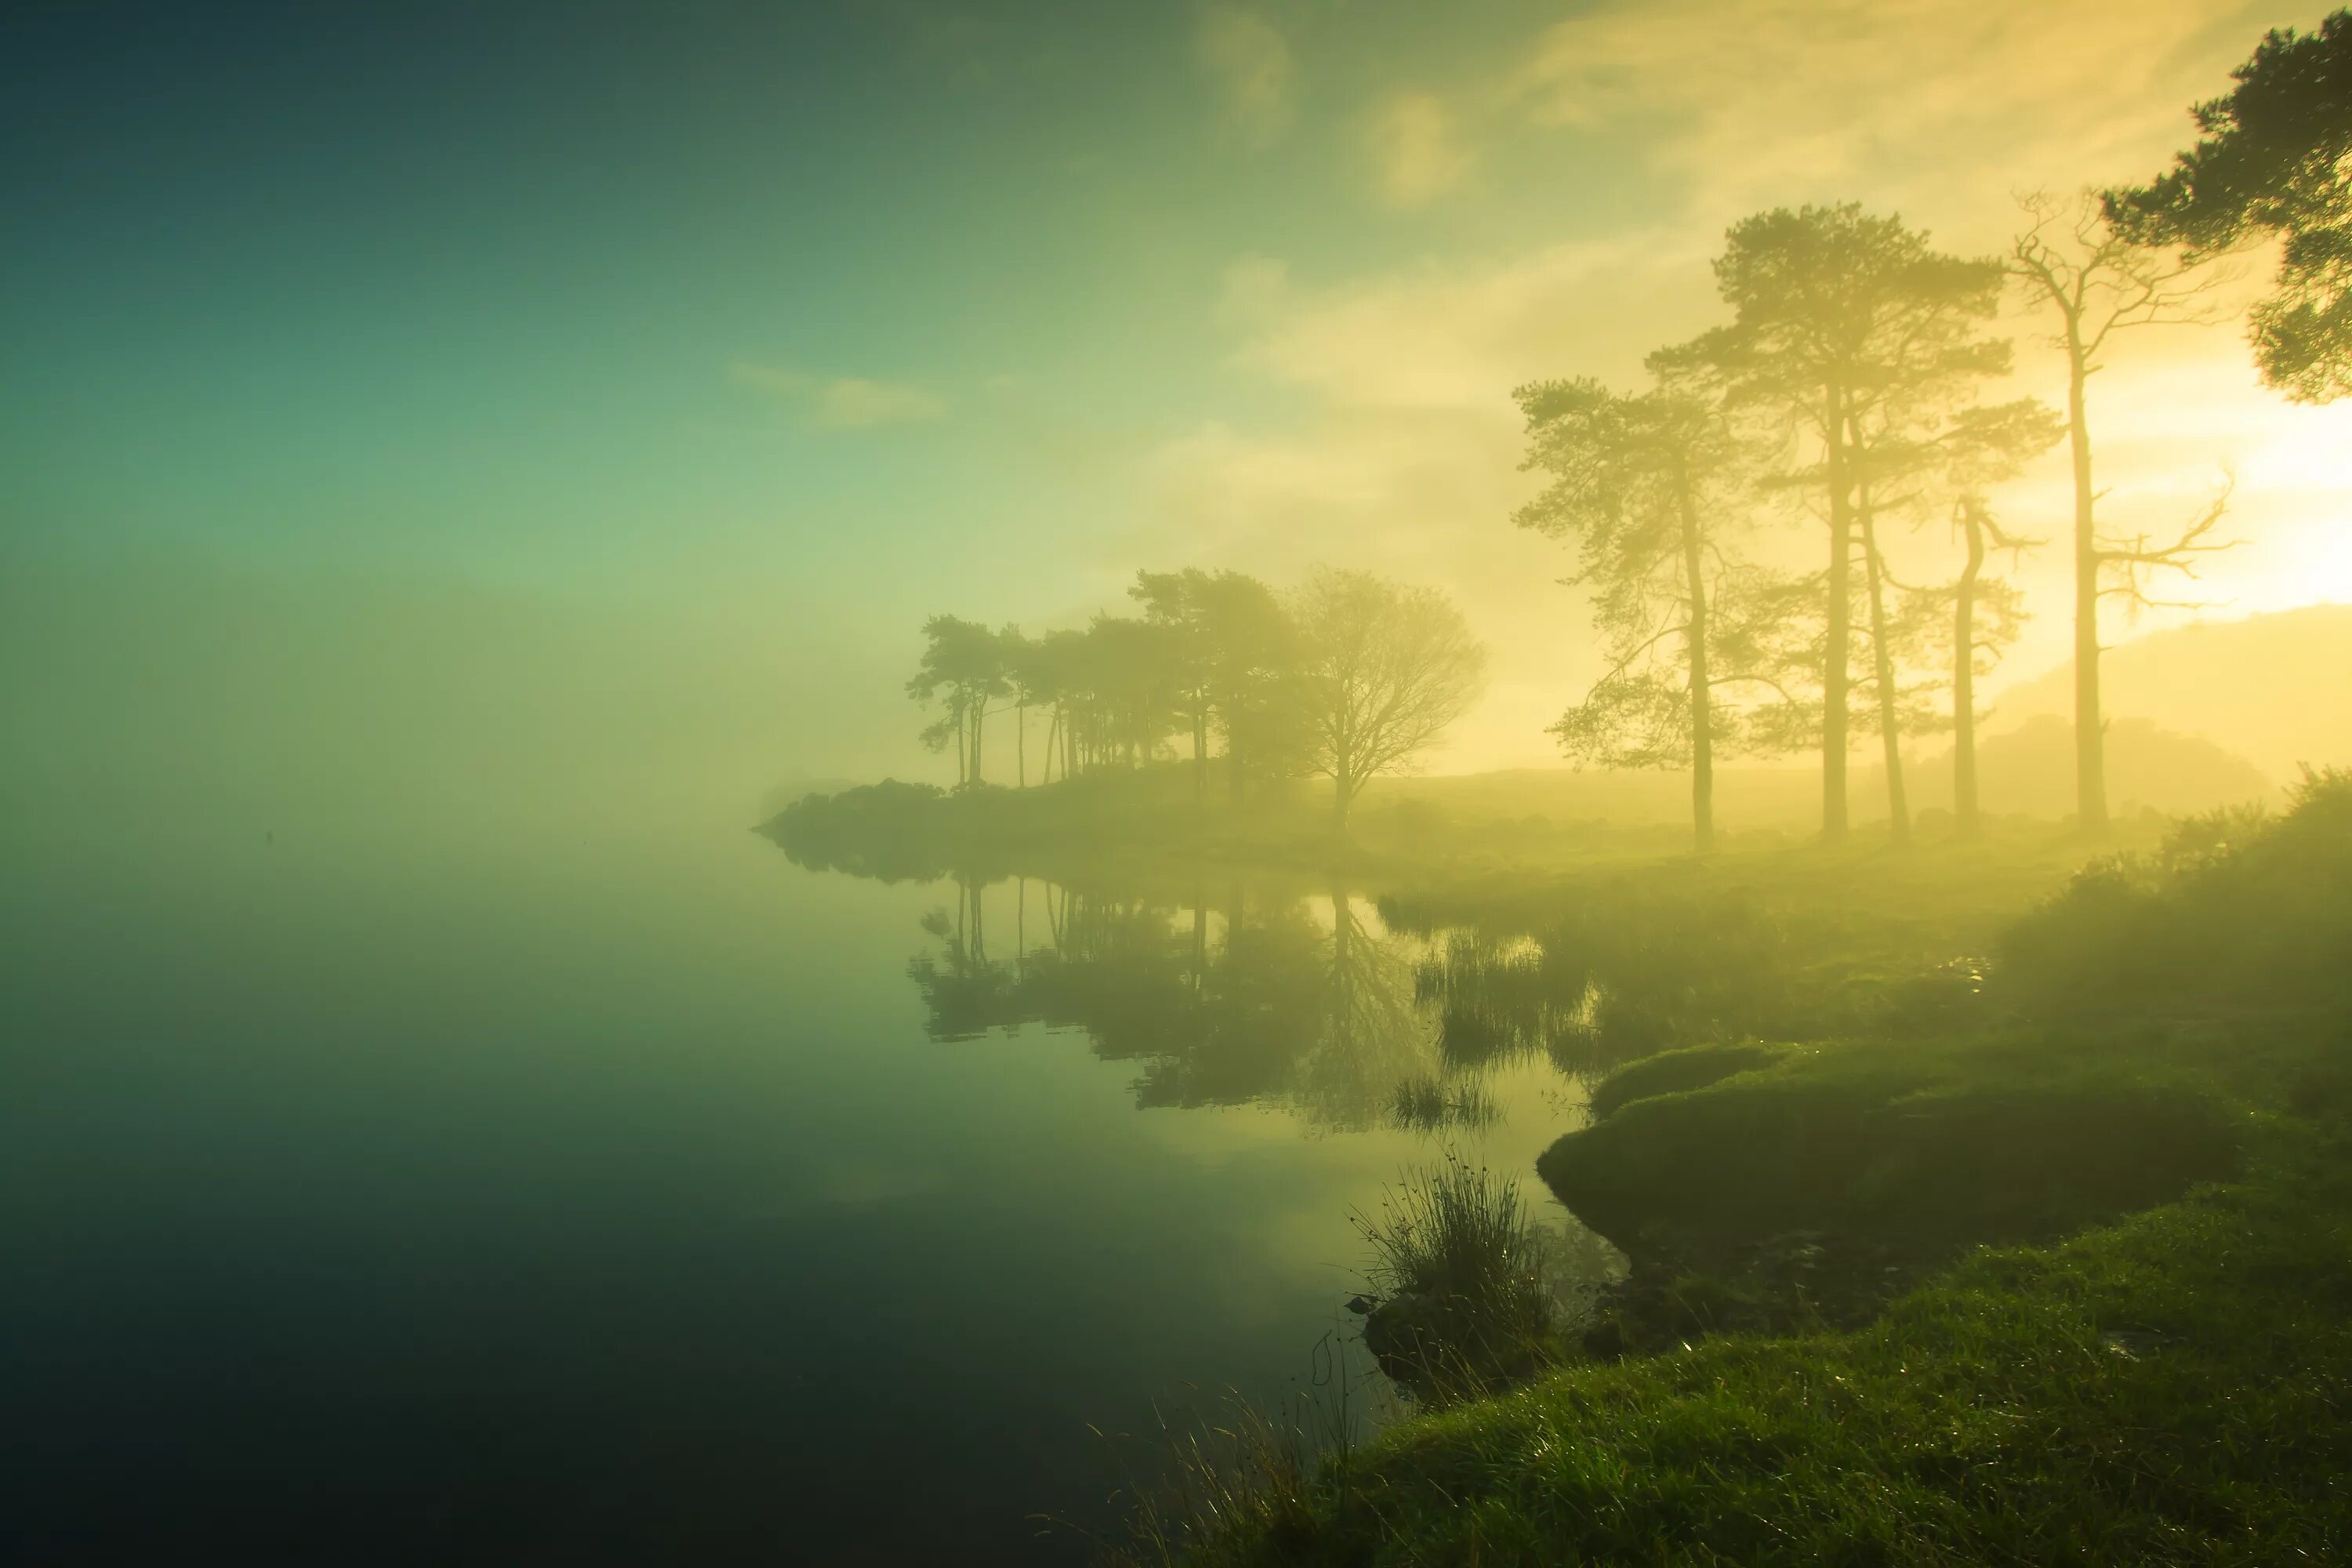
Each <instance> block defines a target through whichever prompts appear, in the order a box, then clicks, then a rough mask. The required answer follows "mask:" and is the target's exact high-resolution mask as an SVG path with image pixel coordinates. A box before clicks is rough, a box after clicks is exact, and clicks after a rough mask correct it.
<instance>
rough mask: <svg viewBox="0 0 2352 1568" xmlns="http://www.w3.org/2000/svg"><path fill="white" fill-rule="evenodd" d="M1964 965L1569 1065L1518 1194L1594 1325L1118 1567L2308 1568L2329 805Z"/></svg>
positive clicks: (2224, 836) (2349, 1470) (2335, 1451)
mask: <svg viewBox="0 0 2352 1568" xmlns="http://www.w3.org/2000/svg"><path fill="white" fill-rule="evenodd" d="M1989 946H1990V950H1991V951H1992V952H1993V953H1994V954H1995V956H1994V957H1993V958H1992V960H1991V961H1990V963H1989V965H1988V968H1987V971H1986V973H1982V974H1981V975H1972V977H1971V979H1970V982H1969V984H1968V985H1967V986H1965V987H1964V988H1963V994H1965V996H1966V997H1967V1001H1966V1003H1965V1005H1960V1006H1958V1007H1953V1006H1948V1005H1934V1006H1928V1007H1925V1008H1921V1007H1918V1006H1916V1005H1911V1004H1908V1003H1905V1002H1902V1001H1901V1000H1900V998H1898V997H1895V996H1893V995H1892V994H1890V993H1892V992H1894V991H1895V990H1899V989H1900V988H1901V985H1902V984H1903V983H1901V982H1899V981H1898V980H1895V979H1893V978H1888V979H1885V980H1879V981H1873V980H1871V979H1870V978H1869V976H1870V975H1871V973H1872V970H1871V968H1870V966H1869V965H1867V964H1863V965H1858V966H1855V967H1853V968H1852V969H1850V970H1849V971H1848V972H1847V973H1848V975H1849V978H1850V979H1851V980H1852V981H1853V984H1855V985H1858V986H1861V987H1862V988H1864V989H1865V990H1867V989H1873V988H1875V989H1876V990H1877V991H1879V992H1881V993H1882V995H1881V996H1880V1002H1881V1004H1882V1005H1879V1006H1877V1007H1876V1008H1875V1009H1873V1008H1869V1007H1856V1008H1854V1009H1852V1010H1851V1016H1856V1017H1863V1016H1871V1017H1874V1018H1875V1019H1876V1020H1877V1022H1878V1026H1877V1027H1875V1028H1873V1029H1870V1030H1866V1031H1863V1032H1860V1033H1857V1034H1853V1035H1850V1036H1846V1037H1834V1038H1818V1039H1810V1040H1802V1041H1799V1042H1794V1043H1791V1044H1789V1045H1784V1046H1777V1047H1757V1046H1755V1045H1753V1044H1751V1043H1748V1042H1743V1041H1738V1040H1722V1041H1716V1042H1713V1043H1706V1044H1702V1045H1700V1046H1699V1047H1697V1048H1685V1049H1682V1050H1677V1051H1674V1052H1671V1053H1668V1054H1664V1055H1654V1056H1651V1057H1649V1058H1647V1059H1644V1060H1639V1061H1636V1062H1633V1063H1632V1064H1630V1065H1627V1066H1625V1067H1622V1068H1619V1069H1618V1070H1617V1072H1616V1073H1615V1074H1613V1075H1612V1076H1609V1077H1605V1078H1603V1079H1601V1082H1600V1084H1599V1085H1598V1092H1597V1094H1596V1101H1597V1105H1598V1109H1599V1110H1601V1111H1602V1112H1603V1113H1604V1114H1602V1115H1601V1117H1600V1118H1599V1120H1598V1121H1595V1122H1594V1123H1593V1124H1592V1125H1591V1126H1590V1127H1588V1128H1587V1129H1585V1130H1583V1131H1577V1132H1573V1133H1570V1135H1568V1136H1567V1137H1565V1138H1563V1139H1562V1140H1560V1141H1559V1143H1557V1144H1556V1145H1555V1146H1554V1147H1553V1148H1552V1149H1551V1150H1550V1151H1549V1152H1548V1153H1547V1154H1546V1155H1545V1156H1544V1159H1543V1161H1542V1162H1541V1172H1542V1175H1543V1177H1544V1178H1545V1179H1546V1180H1547V1181H1548V1182H1549V1184H1551V1185H1552V1187H1553V1188H1554V1190H1555V1191H1556V1192H1558V1193H1559V1195H1560V1196H1561V1198H1562V1199H1563V1200H1564V1201H1565V1202H1566V1203H1567V1204H1568V1205H1570V1207H1571V1208H1572V1209H1574V1210H1575V1211H1576V1212H1577V1213H1578V1214H1579V1215H1580V1216H1581V1217H1583V1218H1585V1219H1586V1220H1587V1221H1588V1222H1590V1223H1591V1224H1593V1225H1594V1226H1596V1227H1597V1228H1600V1229H1601V1230H1602V1231H1603V1232H1604V1233H1606V1234H1608V1235H1609V1236H1610V1237H1612V1239H1614V1240H1617V1241H1618V1242H1619V1243H1620V1245H1621V1246H1622V1247H1625V1249H1626V1250H1627V1251H1628V1253H1629V1254H1630V1255H1631V1256H1632V1258H1633V1261H1634V1278H1633V1280H1632V1281H1631V1282H1630V1283H1629V1289H1627V1290H1625V1291H1622V1292H1621V1293H1620V1300H1619V1302H1618V1306H1617V1309H1616V1310H1617V1312H1618V1313H1619V1315H1620V1319H1621V1320H1622V1321H1621V1322H1620V1323H1619V1327H1620V1328H1621V1330H1622V1331H1620V1332H1618V1333H1616V1334H1614V1335H1613V1336H1606V1335H1598V1334H1595V1335H1588V1337H1587V1340H1586V1343H1585V1353H1584V1354H1583V1355H1582V1356H1580V1357H1571V1358H1570V1359H1569V1360H1568V1361H1566V1362H1564V1363H1560V1364H1557V1365H1555V1366H1553V1367H1552V1368H1550V1369H1549V1370H1548V1371H1546V1372H1543V1373H1540V1374H1539V1375H1538V1376H1536V1377H1535V1378H1533V1379H1532V1380H1531V1381H1530V1382H1528V1384H1526V1385H1524V1386H1522V1387H1520V1388H1518V1389H1517V1391H1516V1392H1512V1393H1509V1394H1504V1395H1502V1396H1500V1397H1493V1398H1486V1399H1481V1400H1473V1401H1467V1402H1465V1403H1462V1404H1459V1405H1453V1406H1451V1407H1448V1408H1433V1409H1430V1410H1427V1411H1425V1412H1424V1413H1423V1414H1422V1415H1417V1416H1414V1417H1412V1418H1411V1419H1408V1420H1405V1421H1403V1422H1402V1423H1400V1424H1399V1425H1397V1426H1394V1427H1393V1428H1391V1430H1389V1431H1388V1432H1386V1433H1384V1434H1383V1435H1382V1436H1380V1437H1379V1438H1378V1439H1376V1440H1375V1441H1373V1442H1372V1443H1371V1444H1370V1445H1369V1446H1368V1447H1361V1448H1356V1449H1351V1450H1348V1451H1345V1452H1341V1453H1336V1454H1333V1455H1331V1456H1328V1458H1327V1459H1326V1461H1325V1463H1324V1464H1323V1465H1322V1466H1321V1468H1319V1469H1318V1470H1315V1471H1313V1472H1312V1473H1311V1474H1310V1473H1309V1472H1307V1471H1306V1470H1299V1469H1294V1470H1292V1471H1291V1472H1289V1473H1288V1474H1287V1475H1286V1477H1285V1478H1283V1479H1280V1480H1278V1481H1275V1482H1272V1483H1270V1484H1268V1485H1266V1486H1263V1487H1261V1488H1259V1489H1257V1490H1256V1491H1255V1493H1253V1494H1251V1499H1250V1501H1249V1504H1248V1506H1246V1507H1233V1508H1228V1509H1226V1510H1223V1512H1221V1513H1220V1514H1219V1515H1218V1516H1216V1517H1214V1518H1200V1519H1195V1520H1193V1521H1189V1525H1188V1528H1187V1529H1186V1530H1184V1531H1176V1532H1167V1533H1164V1534H1163V1536H1162V1538H1161V1540H1160V1542H1156V1543H1155V1545H1154V1549H1153V1550H1154V1552H1157V1553H1160V1554H1161V1555H1164V1556H1173V1557H1177V1558H1180V1559H1181V1560H1182V1561H1185V1562H1191V1563H1211V1564H1244V1563H1246V1564H1273V1563H1302V1564H1351V1565H1353V1564H1367V1565H1369V1564H1391V1563H1395V1564H1403V1563H1694V1564H1697V1563H1707V1564H1716V1563H1888V1564H1896V1563H1978V1562H2033V1563H2043V1562H2057V1561H2076V1562H2096V1563H2126V1562H2129V1563H2142V1562H2145V1563H2225V1562H2242V1563H2277V1562H2296V1561H2311V1562H2324V1561H2339V1560H2342V1559H2343V1557H2344V1556H2345V1554H2346V1553H2347V1552H2352V1489H2347V1488H2346V1487H2345V1485H2344V1484H2343V1478H2344V1477H2345V1476H2346V1475H2347V1474H2352V1421H2347V1417H2352V1134H2347V1111H2352V1072H2348V1071H2347V1058H2352V1008H2347V1005H2346V993H2345V989H2344V986H2345V982H2344V978H2343V976H2344V974H2345V973H2346V966H2347V962H2352V783H2347V781H2346V780H2344V779H2342V778H2322V779H2319V780H2315V781H2313V782H2312V783H2311V784H2309V785H2308V786H2307V787H2306V789H2305V791H2304V792H2303V794H2302V795H2301V796H2300V798H2299V800H2298V802H2297V805H2296V806H2295V808H2294V811H2293V812H2292V813H2291V814H2289V815H2288V816H2285V817H2284V818H2277V819H2269V820H2264V819H2260V818H2256V817H2252V816H2217V817H2213V818H2208V819H2202V820H2200V821H2197V822H2192V823H2190V824H2188V825H2185V826H2182V827H2181V828H2179V829H2178V830H2176V831H2175V832H2174V833H2172V834H2171V835H2170V836H2169V837H2168V838H2167V839H2166V841H2165V842H2164V843H2163V844H2162V845H2160V846H2158V847H2156V848H2154V849H2152V850H2151V851H2149V852H2147V853H2145V854H2140V855H2136V856H2122V857H2117V858H2112V859H2108V860H2105V861H2102V862H2100V863H2098V864H2095V865H2094V866H2092V867H2090V868H2087V869H2085V870H2084V872H2082V873H2081V874H2080V875H2079V876H2078V877H2076V878H2075V879H2074V881H2073V882H2072V883H2071V884H2069V885H2068V886H2067V887H2065V888H2064V889H2063V890H2062V891H2060V892H2058V893H2057V894H2055V895H2054V896H2052V897H2049V898H2047V899H2045V900H2042V901H2041V902H2040V903H2039V905H2038V906H2037V907H2035V908H2033V909H2032V910H2031V911H2030V912H2024V913H2021V914H2019V915H2013V916H2012V917H2011V920H2010V921H2008V922H2006V926H2005V929H2004V930H2002V931H1998V932H1995V933H1992V939H1991V941H1990V944H1989ZM1824 1258H1826V1259H1827V1261H1826V1262H1824V1261H1823V1260H1824ZM1645 1276H1646V1278H1645ZM1677 1311H1679V1312H1680V1313H1681V1314H1682V1315H1681V1317H1680V1318H1679V1319H1677V1318H1676V1316H1675V1313H1676V1312H1677ZM1147 1555H1150V1554H1147Z"/></svg>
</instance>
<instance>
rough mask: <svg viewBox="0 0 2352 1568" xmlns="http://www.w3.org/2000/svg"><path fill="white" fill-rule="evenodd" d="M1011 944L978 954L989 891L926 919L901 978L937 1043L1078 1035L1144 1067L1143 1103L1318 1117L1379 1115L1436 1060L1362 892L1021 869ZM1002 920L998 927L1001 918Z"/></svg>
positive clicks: (1408, 958) (1403, 963)
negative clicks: (1022, 1033)
mask: <svg viewBox="0 0 2352 1568" xmlns="http://www.w3.org/2000/svg"><path fill="white" fill-rule="evenodd" d="M1005 891H1009V892H1010V893H1011V894H1012V899H1011V902H1012V904H1013V910H1014V914H1015V921H1016V934H1015V938H1014V942H1013V949H1012V952H1011V953H1010V955H1009V956H1007V957H1004V958H1001V959H1000V958H992V956H991V955H990V952H989V950H988V942H987V936H988V927H987V905H988V900H987V898H986V897H985V893H986V889H983V888H982V887H981V886H979V885H977V884H976V883H971V882H960V883H959V884H958V885H957V906H956V910H955V912H954V913H953V914H952V915H950V913H949V912H948V911H947V910H944V909H942V910H939V911H937V912H935V913H934V914H932V915H930V916H929V917H927V918H926V920H925V921H924V929H925V930H926V931H929V933H930V935H931V936H932V937H933V938H935V939H936V941H937V944H938V945H937V947H936V948H935V949H931V950H927V951H925V952H921V953H919V954H917V955H916V956H915V958H914V959H913V960H911V961H910V962H909V963H908V977H909V978H910V979H912V980H913V981H914V983H915V985H916V988H917V990H918V991H919V993H920V994H921V995H922V997H923V1001H924V1005H925V1007H926V1010H927V1013H928V1025H927V1026H928V1027H929V1031H930V1033H931V1034H932V1035H933V1037H937V1038H940V1039H969V1038H971V1037H975V1036H978V1035H981V1034H984V1033H986V1032H988V1031H989V1030H992V1029H1010V1028H1014V1027H1018V1026H1024V1025H1031V1024H1036V1025H1043V1026H1047V1027H1059V1028H1076V1029H1081V1030H1084V1031H1085V1033H1086V1034H1087V1037H1088V1038H1089V1040H1090V1041H1091V1043H1092V1047H1093V1049H1094V1052H1095V1054H1096V1055H1097V1056H1098V1057H1101V1058H1104V1059H1106V1060H1111V1061H1132V1062H1135V1063H1138V1064H1139V1068H1140V1071H1139V1076H1138V1078H1137V1079H1136V1099H1137V1102H1138V1103H1139V1104H1140V1105H1145V1106H1202V1105H1233V1104H1241V1103H1245V1102H1250V1101H1265V1102H1279V1103H1284V1104H1287V1105H1289V1106H1291V1107H1293V1108H1294V1109H1296V1110H1298V1111H1299V1112H1301V1113H1302V1114H1303V1115H1305V1116H1306V1117H1307V1119H1308V1120H1309V1121H1312V1122H1314V1123H1316V1124H1318V1125H1321V1126H1332V1127H1360V1126H1365V1125H1370V1124H1371V1123H1373V1122H1377V1121H1387V1120H1389V1119H1390V1118H1391V1115H1392V1114H1393V1113H1394V1108H1395V1107H1396V1106H1397V1105H1398V1104H1400V1103H1401V1102H1402V1100H1404V1099H1405V1094H1404V1088H1405V1086H1406V1085H1408V1084H1412V1083H1419V1082H1423V1081H1426V1080H1428V1079H1431V1078H1432V1077H1433V1075H1434V1074H1435V1073H1436V1072H1437V1071H1438V1070H1439V1068H1440V1065H1441V1064H1440V1063H1439V1061H1438V1058H1437V1056H1436V1046H1435V1040H1434V1028H1433V1024H1432V1022H1431V1020H1430V1019H1429V1018H1428V1017H1426V1016H1423V1014H1422V1013H1421V1012H1420V1010H1419V1009H1418V1008H1417V1007H1416V1005H1415V1002H1414V995H1413V978H1412V952H1411V951H1410V944H1409V943H1408V942H1404V941H1402V940H1401V939H1399V938H1397V937H1394V936H1392V935H1391V934H1389V933H1388V932H1386V931H1384V930H1383V929H1382V928H1381V926H1380V924H1379V922H1378V921H1377V920H1376V919H1373V918H1370V912H1369V910H1367V909H1366V907H1365V905H1364V903H1363V901H1362V900H1360V899H1357V898H1354V897H1351V896H1350V895H1349V894H1347V893H1346V892H1344V891H1342V892H1338V893H1335V894H1333V895H1332V896H1331V898H1330V900H1329V907H1328V920H1327V919H1326V918H1325V911H1324V910H1323V909H1321V908H1320V907H1318V905H1319V902H1320V901H1319V900H1306V899H1302V898H1297V897H1288V896H1274V895H1268V894H1265V893H1262V892H1261V893H1255V894H1254V893H1253V890H1252V889H1251V888H1250V887H1249V886H1248V885H1247V884H1246V883H1244V882H1242V881H1239V880H1234V881H1230V882H1228V883H1227V884H1226V885H1225V886H1224V887H1223V888H1222V889H1218V890H1216V891H1214V892H1212V891H1211V890H1209V889H1207V888H1206V887H1195V888H1194V889H1192V892H1191V894H1190V895H1189V896H1188V897H1185V898H1183V899H1181V900H1169V899H1166V898H1164V897H1163V898H1160V899H1153V898H1149V897H1144V896H1139V895H1136V894H1132V893H1112V892H1106V891H1103V890H1099V889H1076V888H1065V887H1059V886H1056V885H1053V884H1040V885H1039V888H1038V889H1037V893H1036V901H1037V902H1038V904H1039V905H1040V906H1041V909H1042V913H1043V916H1044V919H1043V921H1042V922H1041V923H1042V927H1043V929H1042V931H1040V932H1039V936H1040V938H1041V939H1042V940H1040V941H1037V942H1034V943H1033V942H1031V941H1030V940H1029V939H1028V936H1027V932H1026V930H1025V926H1026V922H1027V910H1028V909H1029V907H1030V903H1031V899H1032V893H1031V889H1030V888H1029V887H1028V885H1027V884H1026V883H1023V882H1019V881H1016V882H1015V883H1014V884H1013V886H1012V887H1011V888H1010V889H1003V888H1000V903H999V908H998V910H997V913H998V916H999V918H1000V920H1001V918H1002V915H1003V908H1002V902H1003V900H1002V897H1001V895H1002V893H1003V892H1005ZM1000 929H1001V928H1000Z"/></svg>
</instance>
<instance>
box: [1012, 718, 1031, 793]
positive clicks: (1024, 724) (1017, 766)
mask: <svg viewBox="0 0 2352 1568" xmlns="http://www.w3.org/2000/svg"><path fill="white" fill-rule="evenodd" d="M1013 778H1014V780H1015V783H1016V784H1017V786H1018V787H1019V788H1022V789H1027V788H1028V787H1029V709H1028V706H1027V705H1026V704H1025V703H1024V704H1022V705H1020V706H1017V707H1015V708H1014V709H1013Z"/></svg>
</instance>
